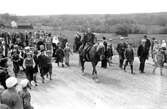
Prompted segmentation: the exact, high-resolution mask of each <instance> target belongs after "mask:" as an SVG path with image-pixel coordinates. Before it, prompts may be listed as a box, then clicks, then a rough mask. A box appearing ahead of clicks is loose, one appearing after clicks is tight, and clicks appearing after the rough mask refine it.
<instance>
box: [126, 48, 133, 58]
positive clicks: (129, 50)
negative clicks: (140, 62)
mask: <svg viewBox="0 0 167 109" xmlns="http://www.w3.org/2000/svg"><path fill="white" fill-rule="evenodd" d="M125 58H126V59H127V60H128V61H133V60H134V51H133V49H130V48H127V49H126V50H125Z"/></svg>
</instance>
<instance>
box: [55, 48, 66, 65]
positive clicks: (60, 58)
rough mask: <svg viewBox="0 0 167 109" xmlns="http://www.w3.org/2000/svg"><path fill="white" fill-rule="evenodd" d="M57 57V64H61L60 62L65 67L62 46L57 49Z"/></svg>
mask: <svg viewBox="0 0 167 109" xmlns="http://www.w3.org/2000/svg"><path fill="white" fill-rule="evenodd" d="M56 57H57V60H56V63H57V65H58V66H59V63H62V67H64V64H63V58H64V51H63V49H62V48H61V47H60V46H59V48H58V49H57V50H56Z"/></svg>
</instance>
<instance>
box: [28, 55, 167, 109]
mask: <svg viewBox="0 0 167 109" xmlns="http://www.w3.org/2000/svg"><path fill="white" fill-rule="evenodd" d="M117 59H118V58H117V57H115V58H113V62H114V64H113V65H112V66H111V67H109V68H108V69H102V68H100V64H99V65H98V67H97V70H98V73H99V80H100V82H99V83H96V82H94V81H93V80H92V79H91V71H92V68H91V64H90V63H86V75H84V76H83V75H82V74H81V70H80V67H79V66H78V56H77V55H76V54H74V55H73V56H72V57H71V66H70V67H69V68H61V67H57V65H56V64H53V66H54V67H53V80H51V81H49V80H48V79H47V80H46V83H45V84H42V83H41V80H40V79H39V80H38V81H39V82H40V83H39V86H38V87H33V89H32V90H31V95H32V104H33V106H34V107H35V109H167V77H166V76H160V74H159V72H158V70H157V72H156V74H155V75H153V74H152V73H151V70H152V68H153V67H152V66H151V65H150V64H147V66H146V72H147V73H146V74H139V73H138V64H135V73H136V74H135V75H131V74H130V73H129V72H124V71H122V70H120V69H119V68H118V65H117V64H116V63H117V62H118V60H117ZM135 63H138V60H137V59H135ZM127 71H128V69H127ZM165 72H166V70H164V73H165Z"/></svg>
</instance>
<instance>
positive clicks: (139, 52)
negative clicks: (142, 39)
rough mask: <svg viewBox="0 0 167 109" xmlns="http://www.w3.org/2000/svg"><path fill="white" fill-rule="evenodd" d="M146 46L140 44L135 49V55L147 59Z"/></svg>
mask: <svg viewBox="0 0 167 109" xmlns="http://www.w3.org/2000/svg"><path fill="white" fill-rule="evenodd" d="M147 53H148V52H147V48H146V47H145V46H143V45H140V46H139V47H138V50H137V55H138V57H140V58H143V59H148V54H147Z"/></svg>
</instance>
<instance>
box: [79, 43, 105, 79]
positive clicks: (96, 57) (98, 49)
mask: <svg viewBox="0 0 167 109" xmlns="http://www.w3.org/2000/svg"><path fill="white" fill-rule="evenodd" d="M81 47H82V46H81ZM81 47H80V49H79V59H80V64H81V67H82V68H81V71H82V73H83V74H84V69H85V67H84V63H85V62H91V63H92V67H93V71H92V76H93V77H92V79H93V80H95V81H98V77H97V70H96V65H97V64H98V62H99V61H101V60H103V59H104V51H105V48H104V45H103V43H96V44H94V45H93V46H92V47H90V48H89V49H88V50H87V52H86V53H85V57H86V59H85V60H84V58H83V56H82V55H81V53H82V49H83V48H81Z"/></svg>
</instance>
